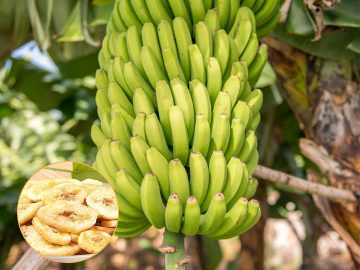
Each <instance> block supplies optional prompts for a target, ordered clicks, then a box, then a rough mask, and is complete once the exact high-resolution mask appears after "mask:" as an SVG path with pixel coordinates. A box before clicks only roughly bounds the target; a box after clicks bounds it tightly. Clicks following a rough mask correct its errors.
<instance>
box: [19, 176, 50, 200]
mask: <svg viewBox="0 0 360 270" xmlns="http://www.w3.org/2000/svg"><path fill="white" fill-rule="evenodd" d="M31 181H35V180H31ZM56 185H57V183H56V182H55V181H51V180H49V181H48V180H36V183H32V184H31V186H30V187H29V188H28V189H27V190H26V196H27V197H28V198H29V199H30V200H32V201H34V202H38V201H41V200H42V198H43V197H44V194H45V193H46V192H47V191H48V190H50V189H51V188H53V187H54V186H56Z"/></svg>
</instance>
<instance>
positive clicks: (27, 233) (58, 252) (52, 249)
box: [20, 226, 81, 256]
mask: <svg viewBox="0 0 360 270" xmlns="http://www.w3.org/2000/svg"><path fill="white" fill-rule="evenodd" d="M20 229H21V231H22V233H23V235H24V237H25V239H26V241H27V242H28V243H29V244H30V246H31V247H32V248H33V249H35V250H36V251H38V252H39V253H40V254H41V255H43V256H71V255H75V254H76V253H78V252H79V251H80V250H81V248H80V246H79V245H77V244H75V243H71V244H70V245H68V246H60V245H54V244H51V243H49V242H47V241H46V240H45V239H44V238H42V237H41V235H40V234H39V233H38V232H37V231H36V230H35V228H34V226H21V228H20Z"/></svg>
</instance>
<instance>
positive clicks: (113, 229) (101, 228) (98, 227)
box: [91, 226, 115, 235]
mask: <svg viewBox="0 0 360 270" xmlns="http://www.w3.org/2000/svg"><path fill="white" fill-rule="evenodd" d="M91 229H93V230H97V231H101V232H106V233H108V234H110V235H112V234H113V233H114V231H115V228H107V227H102V226H94V227H92V228H91Z"/></svg>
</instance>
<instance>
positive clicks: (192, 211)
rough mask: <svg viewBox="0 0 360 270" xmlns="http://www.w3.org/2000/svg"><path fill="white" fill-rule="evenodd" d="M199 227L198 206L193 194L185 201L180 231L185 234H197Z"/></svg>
mask: <svg viewBox="0 0 360 270" xmlns="http://www.w3.org/2000/svg"><path fill="white" fill-rule="evenodd" d="M199 227H200V207H199V204H198V202H197V200H196V198H195V197H194V196H190V197H189V198H188V199H187V201H186V206H185V211H184V221H183V224H182V228H181V232H182V233H183V234H185V235H190V236H192V235H195V234H197V232H198V230H199Z"/></svg>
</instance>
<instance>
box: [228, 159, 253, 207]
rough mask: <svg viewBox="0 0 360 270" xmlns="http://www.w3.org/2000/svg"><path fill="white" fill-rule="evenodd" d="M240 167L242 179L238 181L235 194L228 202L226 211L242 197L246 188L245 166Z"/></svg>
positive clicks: (247, 174)
mask: <svg viewBox="0 0 360 270" xmlns="http://www.w3.org/2000/svg"><path fill="white" fill-rule="evenodd" d="M242 166H243V174H242V177H241V179H240V184H239V188H238V189H237V190H236V192H235V194H234V196H233V197H232V199H231V200H230V202H228V203H227V204H226V208H227V209H231V208H232V207H233V206H234V205H235V204H236V203H237V201H238V200H239V199H240V198H241V197H244V194H245V191H246V188H247V186H248V183H249V173H248V170H247V166H246V165H245V164H242ZM238 181H239V180H238Z"/></svg>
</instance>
